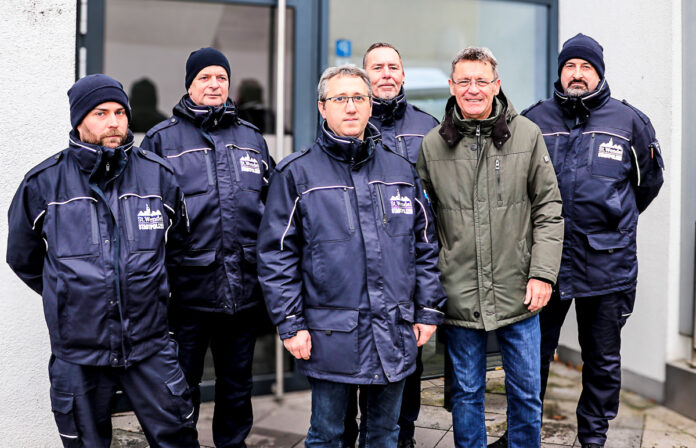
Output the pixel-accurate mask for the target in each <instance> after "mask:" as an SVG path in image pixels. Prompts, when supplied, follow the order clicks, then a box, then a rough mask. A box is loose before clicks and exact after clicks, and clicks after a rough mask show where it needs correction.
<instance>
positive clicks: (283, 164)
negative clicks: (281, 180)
mask: <svg viewBox="0 0 696 448" xmlns="http://www.w3.org/2000/svg"><path fill="white" fill-rule="evenodd" d="M310 149H311V148H305V149H303V150H302V151H297V152H293V153H292V154H290V155H288V156H286V157H285V158H284V159H283V160H281V161H280V162H278V164H277V165H276V170H278V171H283V170H284V169H285V167H286V166H288V165H289V164H291V163H292V162H294V161H295V160H297V159H299V158H300V157H302V156H303V155H305V154H307V153H309V151H310Z"/></svg>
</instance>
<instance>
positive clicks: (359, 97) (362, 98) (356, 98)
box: [322, 95, 370, 105]
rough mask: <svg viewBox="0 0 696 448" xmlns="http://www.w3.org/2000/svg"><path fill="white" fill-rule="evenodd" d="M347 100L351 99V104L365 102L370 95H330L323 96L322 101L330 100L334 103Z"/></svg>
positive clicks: (343, 102) (345, 102)
mask: <svg viewBox="0 0 696 448" xmlns="http://www.w3.org/2000/svg"><path fill="white" fill-rule="evenodd" d="M348 100H353V104H359V105H362V104H365V103H366V102H368V101H369V100H370V95H355V96H332V97H329V98H324V99H323V100H322V101H323V102H327V101H331V102H332V103H334V104H347V103H348Z"/></svg>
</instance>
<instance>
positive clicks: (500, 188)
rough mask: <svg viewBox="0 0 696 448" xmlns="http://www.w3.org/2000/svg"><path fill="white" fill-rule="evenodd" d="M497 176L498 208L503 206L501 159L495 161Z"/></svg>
mask: <svg viewBox="0 0 696 448" xmlns="http://www.w3.org/2000/svg"><path fill="white" fill-rule="evenodd" d="M495 176H496V178H497V179H498V206H501V205H503V188H502V185H501V183H500V159H495Z"/></svg>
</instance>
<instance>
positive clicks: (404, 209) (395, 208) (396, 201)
mask: <svg viewBox="0 0 696 448" xmlns="http://www.w3.org/2000/svg"><path fill="white" fill-rule="evenodd" d="M389 200H390V202H391V211H392V214H394V215H398V214H403V215H412V214H413V203H412V202H411V200H410V199H409V198H408V196H401V193H399V190H396V196H392V197H391V198H389Z"/></svg>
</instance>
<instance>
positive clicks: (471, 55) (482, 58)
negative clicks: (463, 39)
mask: <svg viewBox="0 0 696 448" xmlns="http://www.w3.org/2000/svg"><path fill="white" fill-rule="evenodd" d="M461 61H479V62H488V63H489V64H491V68H493V76H494V77H495V78H496V79H498V60H497V59H496V58H495V56H493V52H492V51H491V50H489V49H488V48H486V47H466V48H465V49H463V50H462V51H460V52H459V53H457V55H456V56H455V57H454V59H452V72H451V73H450V78H451V77H452V75H454V67H455V66H456V65H457V64H458V63H459V62H461Z"/></svg>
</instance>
